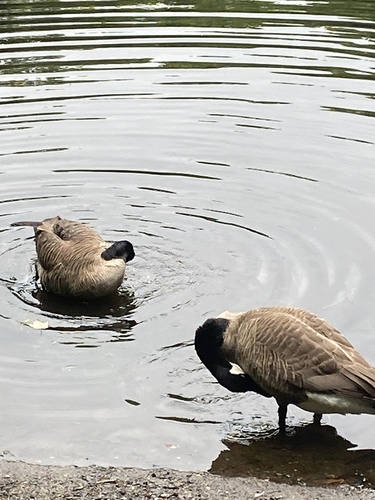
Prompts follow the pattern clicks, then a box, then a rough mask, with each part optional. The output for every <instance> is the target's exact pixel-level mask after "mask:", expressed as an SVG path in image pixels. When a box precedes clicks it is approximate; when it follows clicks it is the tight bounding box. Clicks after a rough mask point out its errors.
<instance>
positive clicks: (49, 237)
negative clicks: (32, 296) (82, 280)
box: [35, 217, 106, 271]
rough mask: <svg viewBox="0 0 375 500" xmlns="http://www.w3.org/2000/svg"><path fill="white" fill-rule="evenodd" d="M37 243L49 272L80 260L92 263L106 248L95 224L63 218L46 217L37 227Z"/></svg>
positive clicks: (39, 259)
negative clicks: (94, 226)
mask: <svg viewBox="0 0 375 500" xmlns="http://www.w3.org/2000/svg"><path fill="white" fill-rule="evenodd" d="M35 243H36V251H37V255H38V261H39V263H40V265H41V266H42V268H43V269H44V270H46V271H50V270H52V269H54V268H56V267H61V266H63V267H70V266H73V265H74V263H76V262H79V263H80V265H81V266H82V264H85V265H87V266H89V265H90V264H93V263H94V262H95V261H96V260H97V259H98V258H99V256H100V250H101V249H102V250H103V249H104V248H105V247H106V243H105V241H104V240H103V239H102V238H101V237H100V236H99V235H98V234H97V233H96V232H95V231H94V230H93V229H92V228H91V227H89V226H86V225H84V224H82V223H80V222H76V221H71V220H68V219H61V218H60V217H54V218H52V219H46V220H45V221H43V222H42V223H41V224H40V225H39V226H38V227H37V230H36V235H35Z"/></svg>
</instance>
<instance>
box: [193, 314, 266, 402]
mask: <svg viewBox="0 0 375 500" xmlns="http://www.w3.org/2000/svg"><path fill="white" fill-rule="evenodd" d="M229 323H230V320H228V319H225V318H210V319H207V320H206V321H205V322H204V323H203V325H202V326H200V327H199V328H197V330H196V332H195V350H196V352H197V354H198V357H199V358H200V360H201V361H202V363H203V364H204V365H205V366H206V368H207V369H208V370H209V371H210V372H211V373H212V375H213V376H214V377H215V378H216V380H217V381H218V382H219V384H220V385H222V386H223V387H225V388H226V389H228V391H232V392H247V391H255V392H258V393H259V394H262V395H264V396H266V397H269V395H268V394H267V393H266V392H265V391H263V389H261V388H260V387H259V386H258V384H256V382H255V381H254V380H253V379H252V378H251V377H249V375H247V373H245V372H244V371H243V370H242V369H241V368H240V366H238V365H237V364H235V363H231V362H230V361H229V360H228V359H226V358H225V356H224V355H223V353H222V352H221V346H222V344H223V342H224V336H225V332H226V330H227V328H228V326H229Z"/></svg>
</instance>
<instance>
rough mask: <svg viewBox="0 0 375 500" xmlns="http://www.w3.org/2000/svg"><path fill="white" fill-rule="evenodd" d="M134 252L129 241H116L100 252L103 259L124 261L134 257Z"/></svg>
mask: <svg viewBox="0 0 375 500" xmlns="http://www.w3.org/2000/svg"><path fill="white" fill-rule="evenodd" d="M134 256H135V253H134V248H133V245H132V244H131V243H130V241H126V240H124V241H116V242H115V243H113V244H112V245H111V246H110V247H108V248H107V249H106V250H104V252H103V253H102V258H103V259H104V260H111V259H123V260H124V262H129V261H130V260H132V259H134Z"/></svg>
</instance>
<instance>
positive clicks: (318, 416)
mask: <svg viewBox="0 0 375 500" xmlns="http://www.w3.org/2000/svg"><path fill="white" fill-rule="evenodd" d="M322 416H323V415H322V414H321V413H314V425H320V422H321V420H322Z"/></svg>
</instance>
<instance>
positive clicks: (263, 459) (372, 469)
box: [210, 424, 375, 486]
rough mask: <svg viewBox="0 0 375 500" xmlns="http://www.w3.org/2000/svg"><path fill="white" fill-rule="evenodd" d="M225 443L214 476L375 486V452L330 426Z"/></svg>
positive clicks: (297, 429)
mask: <svg viewBox="0 0 375 500" xmlns="http://www.w3.org/2000/svg"><path fill="white" fill-rule="evenodd" d="M246 441H247V442H246ZM224 444H225V445H226V447H227V449H226V450H224V451H223V452H221V453H220V455H219V457H218V458H217V459H216V460H214V462H213V463H212V466H211V469H210V472H212V473H213V474H221V475H224V476H228V477H230V476H243V477H246V476H256V477H259V478H267V479H271V480H272V481H276V482H286V483H290V484H296V483H300V484H307V485H309V486H327V485H335V484H342V483H348V484H352V485H366V486H374V485H375V450H355V449H353V448H354V447H355V445H354V444H353V443H351V442H350V441H348V440H346V439H345V438H343V437H341V436H339V435H338V434H337V431H336V429H335V428H334V427H331V426H329V425H323V426H320V427H318V426H315V425H313V424H309V425H306V426H304V427H296V428H295V433H294V435H292V436H282V435H280V434H277V435H271V436H268V437H265V438H261V439H259V438H255V436H253V437H252V438H251V439H250V440H248V439H247V438H245V437H243V438H242V442H235V441H233V440H232V441H229V440H224ZM312 465H313V466H312Z"/></svg>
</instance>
